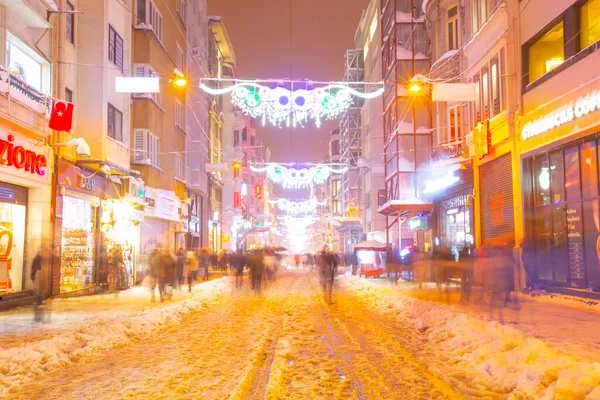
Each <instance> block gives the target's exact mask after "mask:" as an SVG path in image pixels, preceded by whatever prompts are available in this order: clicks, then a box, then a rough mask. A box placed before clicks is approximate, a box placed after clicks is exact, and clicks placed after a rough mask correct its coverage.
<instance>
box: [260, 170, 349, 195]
mask: <svg viewBox="0 0 600 400" xmlns="http://www.w3.org/2000/svg"><path fill="white" fill-rule="evenodd" d="M250 169H251V170H252V171H254V172H257V173H263V172H265V173H266V175H267V178H268V179H269V180H270V181H271V182H273V183H276V184H278V185H282V186H283V187H284V188H285V189H306V188H311V187H313V186H314V185H321V184H323V183H325V182H327V178H329V175H331V173H336V174H343V173H345V172H346V171H347V170H348V168H347V167H343V168H339V169H337V168H332V167H331V166H329V165H326V164H317V165H315V166H312V167H308V168H288V167H286V166H283V165H280V164H270V165H267V166H265V167H262V168H257V167H254V166H250Z"/></svg>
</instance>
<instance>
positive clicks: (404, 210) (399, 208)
mask: <svg viewBox="0 0 600 400" xmlns="http://www.w3.org/2000/svg"><path fill="white" fill-rule="evenodd" d="M431 210H433V203H431V202H428V201H425V200H421V199H418V198H416V197H414V198H405V199H399V200H389V201H388V202H387V203H385V204H384V205H382V206H381V207H379V209H378V210H377V212H378V213H379V214H383V215H385V216H389V215H396V214H400V215H401V216H403V217H407V218H409V217H412V216H415V215H417V214H419V213H430V212H431Z"/></svg>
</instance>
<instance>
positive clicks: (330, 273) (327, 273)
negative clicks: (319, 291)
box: [319, 245, 339, 304]
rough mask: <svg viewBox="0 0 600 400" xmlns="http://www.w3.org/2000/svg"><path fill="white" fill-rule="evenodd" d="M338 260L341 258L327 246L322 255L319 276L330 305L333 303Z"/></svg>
mask: <svg viewBox="0 0 600 400" xmlns="http://www.w3.org/2000/svg"><path fill="white" fill-rule="evenodd" d="M338 260H339V258H338V257H337V256H336V254H334V253H332V252H330V251H329V247H328V246H327V245H325V246H324V247H323V250H322V251H321V255H320V260H319V274H320V277H321V286H322V288H323V297H324V298H325V302H327V303H328V304H332V303H333V302H332V294H333V279H334V277H335V272H336V271H337V267H338V265H339V264H338Z"/></svg>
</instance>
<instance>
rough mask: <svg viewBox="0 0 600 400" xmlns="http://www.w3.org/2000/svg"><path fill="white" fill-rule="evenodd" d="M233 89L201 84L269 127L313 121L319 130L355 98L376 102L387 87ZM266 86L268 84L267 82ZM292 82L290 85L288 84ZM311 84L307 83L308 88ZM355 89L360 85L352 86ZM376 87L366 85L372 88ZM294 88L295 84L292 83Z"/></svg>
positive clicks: (251, 85) (247, 84) (240, 85)
mask: <svg viewBox="0 0 600 400" xmlns="http://www.w3.org/2000/svg"><path fill="white" fill-rule="evenodd" d="M231 82H234V83H233V84H232V85H231V86H228V87H225V88H221V89H214V88H211V87H209V86H207V85H206V84H204V83H202V80H201V82H200V88H201V89H202V90H204V91H205V92H207V93H209V94H212V95H215V96H220V95H225V94H229V93H231V102H232V103H233V105H235V106H236V107H238V108H239V109H240V110H241V111H242V112H243V113H244V114H246V115H250V116H251V117H254V118H258V119H261V121H262V124H263V125H265V123H266V121H267V120H268V121H269V122H270V123H271V124H273V125H275V126H282V124H284V123H285V125H286V126H288V127H289V126H290V125H291V126H294V127H296V126H298V124H300V125H303V123H304V122H306V121H308V120H309V119H312V120H314V121H315V125H316V126H317V127H320V126H321V121H322V120H324V119H335V118H338V117H340V116H341V115H342V114H344V112H346V111H347V110H348V108H350V106H352V103H353V101H354V98H355V97H358V98H361V99H373V98H375V97H378V96H381V94H383V91H384V89H383V87H382V86H383V85H382V84H380V83H376V85H378V86H380V87H379V88H378V89H377V90H375V91H372V92H360V91H358V90H356V89H354V88H352V87H350V86H348V85H347V84H344V83H343V82H332V83H327V84H326V85H325V86H323V87H318V88H314V89H297V90H293V91H292V90H289V89H287V88H285V87H281V86H277V87H274V88H271V87H269V86H266V85H261V84H259V83H258V82H260V81H246V80H231ZM263 82H264V81H263ZM288 82H290V81H288ZM307 83H309V82H303V85H304V86H307ZM352 84H353V85H357V84H360V83H357V82H352ZM372 84H373V83H363V85H372ZM292 87H293V82H292Z"/></svg>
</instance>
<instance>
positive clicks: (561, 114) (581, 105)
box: [521, 90, 600, 140]
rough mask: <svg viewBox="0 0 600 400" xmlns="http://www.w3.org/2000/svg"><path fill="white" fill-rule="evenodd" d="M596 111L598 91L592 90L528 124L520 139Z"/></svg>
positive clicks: (599, 106)
mask: <svg viewBox="0 0 600 400" xmlns="http://www.w3.org/2000/svg"><path fill="white" fill-rule="evenodd" d="M597 110H600V91H599V90H594V91H593V92H591V93H588V94H587V95H585V96H581V97H579V98H578V99H577V100H576V101H571V102H569V103H568V104H566V105H564V106H562V107H559V108H557V109H556V110H554V111H552V112H551V113H549V114H546V115H544V116H542V117H540V118H538V119H536V120H535V121H532V122H528V123H527V124H525V126H524V127H523V130H522V131H521V135H522V138H523V140H527V139H531V138H532V137H535V136H538V135H541V134H543V133H546V132H548V131H550V130H552V129H554V128H557V127H559V126H561V125H564V124H566V123H569V122H571V121H573V120H575V119H577V118H581V117H583V116H585V115H588V114H590V113H592V112H594V111H597Z"/></svg>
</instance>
